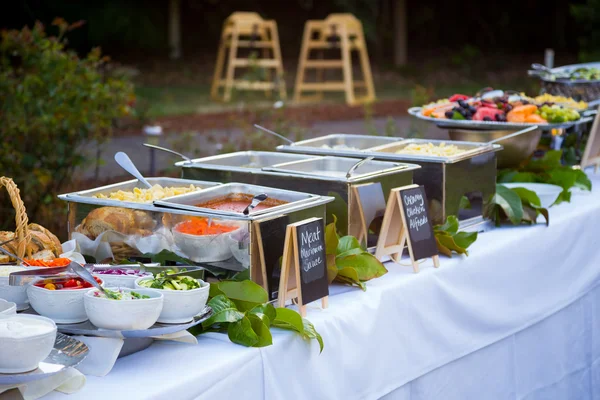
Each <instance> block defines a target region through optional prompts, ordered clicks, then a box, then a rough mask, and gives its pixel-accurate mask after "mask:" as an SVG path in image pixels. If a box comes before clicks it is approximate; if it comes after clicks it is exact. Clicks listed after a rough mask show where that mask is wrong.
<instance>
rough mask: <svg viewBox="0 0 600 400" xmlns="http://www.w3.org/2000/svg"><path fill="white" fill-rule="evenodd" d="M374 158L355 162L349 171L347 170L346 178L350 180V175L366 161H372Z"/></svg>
mask: <svg viewBox="0 0 600 400" xmlns="http://www.w3.org/2000/svg"><path fill="white" fill-rule="evenodd" d="M374 158H375V157H367V158H365V159H362V160H360V161H359V162H357V163H356V164H354V165H353V166H352V167H350V169H349V170H348V172H347V173H346V178H350V177H351V176H352V173H353V172H354V171H355V170H356V169H357V168H358V167H360V166H361V165H363V164H364V163H366V162H367V161H371V160H373V159H374Z"/></svg>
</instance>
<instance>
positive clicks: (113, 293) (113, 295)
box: [94, 289, 150, 300]
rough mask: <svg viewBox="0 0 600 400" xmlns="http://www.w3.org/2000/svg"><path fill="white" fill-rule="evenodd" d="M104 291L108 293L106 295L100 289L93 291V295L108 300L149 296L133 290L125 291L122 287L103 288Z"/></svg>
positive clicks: (135, 298) (147, 297) (136, 298)
mask: <svg viewBox="0 0 600 400" xmlns="http://www.w3.org/2000/svg"><path fill="white" fill-rule="evenodd" d="M104 291H105V292H107V293H108V296H107V295H106V294H104V293H102V292H100V291H97V292H95V293H94V297H102V298H103V299H109V300H142V299H149V298H150V296H146V295H144V294H139V293H137V292H133V291H125V290H122V289H119V290H110V289H104Z"/></svg>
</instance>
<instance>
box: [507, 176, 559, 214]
mask: <svg viewBox="0 0 600 400" xmlns="http://www.w3.org/2000/svg"><path fill="white" fill-rule="evenodd" d="M502 185H504V186H506V187H507V188H509V189H514V188H518V187H522V188H524V189H527V190H531V191H532V192H535V194H537V196H538V197H539V198H540V203H542V207H544V208H548V207H550V206H551V205H552V204H554V202H555V201H556V199H557V198H558V195H559V194H560V193H561V192H562V191H563V189H562V188H561V187H560V186H557V185H551V184H549V183H531V182H510V183H503V184H502Z"/></svg>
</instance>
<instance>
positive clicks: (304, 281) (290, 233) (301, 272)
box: [279, 218, 329, 317]
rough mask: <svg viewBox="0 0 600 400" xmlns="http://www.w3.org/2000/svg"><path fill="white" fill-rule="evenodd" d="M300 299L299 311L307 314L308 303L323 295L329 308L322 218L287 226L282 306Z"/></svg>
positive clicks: (281, 289) (324, 304)
mask: <svg viewBox="0 0 600 400" xmlns="http://www.w3.org/2000/svg"><path fill="white" fill-rule="evenodd" d="M293 299H297V304H298V307H299V308H300V315H301V316H302V317H305V316H306V304H308V303H311V302H313V301H315V300H318V299H321V306H322V307H323V308H327V303H328V299H329V281H328V278H327V259H326V255H325V226H324V224H323V218H309V219H306V220H303V221H300V222H296V223H294V224H290V225H288V226H287V230H286V234H285V245H284V249H283V262H282V264H281V278H280V280H279V307H285V303H286V301H287V300H293Z"/></svg>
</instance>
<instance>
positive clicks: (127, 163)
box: [115, 151, 152, 189]
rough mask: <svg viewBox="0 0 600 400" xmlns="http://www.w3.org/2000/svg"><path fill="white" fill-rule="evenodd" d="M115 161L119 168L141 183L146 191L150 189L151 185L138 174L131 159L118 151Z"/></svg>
mask: <svg viewBox="0 0 600 400" xmlns="http://www.w3.org/2000/svg"><path fill="white" fill-rule="evenodd" d="M115 161H116V162H117V164H119V165H120V166H121V168H123V169H124V170H125V171H127V172H129V173H130V174H131V175H133V176H134V177H136V178H137V180H138V181H140V182H142V183H143V184H144V185H146V187H148V189H151V188H152V185H151V184H150V183H149V182H148V181H147V180H146V178H144V176H143V175H142V174H141V173H140V171H139V170H138V169H137V168H136V166H135V164H134V163H133V161H131V158H129V156H128V155H127V154H125V153H123V152H122V151H119V152H118V153H117V154H115Z"/></svg>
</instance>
